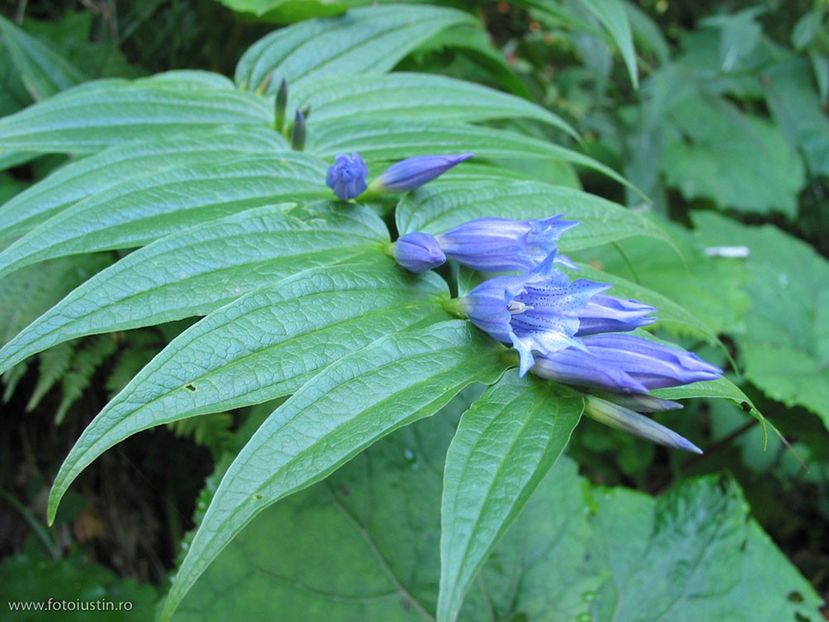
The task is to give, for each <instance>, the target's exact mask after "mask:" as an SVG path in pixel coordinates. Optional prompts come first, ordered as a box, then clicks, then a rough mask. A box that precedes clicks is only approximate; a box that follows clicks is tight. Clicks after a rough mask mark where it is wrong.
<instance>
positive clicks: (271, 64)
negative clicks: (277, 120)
mask: <svg viewBox="0 0 829 622" xmlns="http://www.w3.org/2000/svg"><path fill="white" fill-rule="evenodd" d="M458 24H471V25H475V24H476V22H475V20H474V19H473V18H472V17H471V16H470V15H469V14H467V13H463V12H461V11H456V10H453V9H448V8H441V7H433V6H412V5H410V6H406V5H403V6H373V7H363V8H357V9H353V10H351V11H349V12H348V13H347V14H346V15H343V16H341V17H335V18H326V19H313V20H308V21H305V22H301V23H299V24H295V25H293V26H289V27H288V28H283V29H281V30H277V31H276V32H273V33H271V34H270V35H268V36H266V37H264V38H263V39H261V40H259V41H258V42H256V43H255V44H254V45H253V46H251V47H250V48H249V49H248V51H247V52H245V53H244V55H242V58H241V59H240V60H239V64H238V65H237V66H236V83H237V84H239V85H240V86H241V87H242V88H246V89H248V90H251V91H261V90H263V89H264V90H266V91H267V92H269V93H273V92H276V89H277V88H278V87H279V82H280V81H281V80H283V79H284V80H286V81H287V82H288V84H289V85H290V86H294V85H296V84H299V83H301V81H302V80H303V79H308V78H312V77H316V76H322V75H330V76H336V75H356V74H360V75H362V76H364V77H361V78H359V79H360V80H370V79H371V78H370V77H369V76H370V75H372V74H373V75H377V74H383V73H386V72H387V71H389V70H391V69H392V68H393V67H394V66H395V65H396V64H397V63H398V62H399V61H400V60H401V59H402V58H403V57H404V56H406V55H407V54H408V53H409V52H411V51H412V50H414V49H415V48H417V46H418V45H420V44H421V43H423V42H424V41H426V40H428V39H429V38H430V37H431V36H433V35H435V34H437V33H438V32H440V31H441V30H443V29H444V28H449V27H450V26H455V25H458Z"/></svg>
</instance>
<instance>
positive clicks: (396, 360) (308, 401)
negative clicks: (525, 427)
mask: <svg viewBox="0 0 829 622" xmlns="http://www.w3.org/2000/svg"><path fill="white" fill-rule="evenodd" d="M501 348H502V346H500V345H499V344H496V343H494V342H492V341H491V340H488V339H486V338H485V337H483V336H482V335H480V334H479V333H478V332H477V331H476V330H475V329H474V328H472V327H471V326H470V325H469V324H468V323H466V322H464V321H460V320H453V321H449V322H442V323H439V324H434V325H432V326H429V327H426V328H423V329H419V330H411V331H407V332H404V333H399V334H393V335H389V336H388V337H386V338H384V339H381V340H379V341H376V342H374V343H373V344H371V345H369V346H367V347H366V348H363V349H362V350H358V351H357V352H355V353H354V354H352V355H349V356H347V357H345V358H342V359H340V361H338V362H337V363H334V364H333V365H331V366H330V367H327V368H326V369H325V370H323V371H322V372H321V373H320V374H318V375H317V376H315V377H314V378H313V379H311V380H310V381H309V382H308V383H306V384H305V385H303V387H302V388H301V389H299V391H297V392H296V393H294V395H293V396H292V397H291V398H290V399H289V400H288V401H286V402H285V403H284V404H283V405H282V406H280V407H279V408H278V409H277V410H276V411H274V413H273V414H272V415H271V416H270V417H269V418H268V419H267V420H266V421H265V423H263V424H262V426H261V427H260V428H259V429H258V430H257V432H256V434H254V436H253V438H252V439H251V440H250V441H249V442H248V444H247V445H245V448H244V449H243V450H242V451H241V452H240V454H239V455H238V456H237V458H236V460H235V461H234V462H233V464H232V465H231V467H230V468H229V470H228V472H227V474H226V475H225V476H224V478H223V479H222V483H221V484H220V485H219V488H218V490H217V491H216V494H215V496H214V497H213V500H212V502H211V504H210V507H209V509H208V510H207V513H206V514H205V516H204V519H203V521H202V524H201V525H200V527H199V531H198V532H197V533H196V535H195V537H194V538H193V542H192V544H191V545H190V548H189V550H188V552H187V556H186V558H185V560H184V562H183V563H182V566H181V568H180V570H179V572H178V574H177V575H176V579H175V581H174V583H173V587H172V589H171V591H170V593H169V595H168V597H167V600H166V602H165V605H164V610H163V614H162V617H163V618H165V619H169V617H170V615H171V614H172V613H173V612H174V611H175V609H176V607H177V606H178V604H179V603H180V602H181V599H182V598H183V597H184V596H185V594H186V593H187V592H188V591H189V589H190V587H192V585H193V583H194V582H195V581H196V579H197V578H198V577H199V576H200V575H201V574H202V573H203V572H204V571H205V569H206V568H207V567H208V566H209V564H210V563H211V562H212V561H213V560H214V559H215V558H216V557H217V556H218V554H219V553H220V552H221V551H222V549H223V548H224V547H225V546H226V545H227V544H228V542H230V541H231V540H232V539H233V538H234V537H235V536H236V535H238V533H239V532H240V531H241V530H242V529H243V528H244V527H245V525H247V524H248V523H249V522H250V521H251V520H253V518H254V517H255V516H256V515H257V514H258V513H259V512H261V511H262V510H263V509H265V508H266V507H268V506H269V505H270V504H272V503H274V502H276V501H278V500H279V499H281V498H283V497H286V496H288V495H290V494H291V493H293V492H296V491H298V490H301V489H303V488H306V487H307V486H309V485H311V484H313V483H315V482H318V481H320V480H322V479H323V478H324V477H326V476H327V475H329V474H330V473H332V472H333V471H334V470H336V469H337V468H338V467H339V466H341V465H342V464H344V463H345V462H347V461H348V460H349V459H351V458H353V457H354V456H355V455H356V454H357V453H359V452H360V451H362V450H363V449H365V448H366V447H368V446H370V445H371V444H372V443H374V442H375V441H377V440H378V439H380V438H382V437H383V436H385V435H387V434H389V433H390V432H392V431H394V430H395V429H397V428H400V427H402V426H404V425H407V424H410V423H412V422H414V421H416V420H418V419H421V418H423V417H428V416H430V415H433V414H434V413H435V412H437V411H438V410H440V408H442V407H443V406H445V405H446V404H447V403H448V402H449V401H450V400H451V399H452V398H453V397H454V396H455V395H457V394H458V393H459V392H460V391H461V390H462V389H463V388H465V387H467V386H469V385H471V384H473V383H479V382H484V383H487V384H490V383H493V382H495V381H496V380H497V379H498V377H499V376H500V375H501V373H502V372H503V370H504V365H503V364H502V363H500V362H499V360H498V359H499V356H498V352H499V350H500V349H501Z"/></svg>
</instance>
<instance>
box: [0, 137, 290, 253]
mask: <svg viewBox="0 0 829 622" xmlns="http://www.w3.org/2000/svg"><path fill="white" fill-rule="evenodd" d="M287 149H288V144H287V142H286V141H285V139H284V138H283V137H282V136H281V135H280V134H277V133H276V132H270V131H263V130H261V129H259V128H252V127H244V126H241V127H226V128H219V129H216V130H209V131H196V132H182V133H178V134H173V135H172V136H167V137H164V138H160V139H158V140H151V141H141V142H137V143H136V142H133V143H128V144H125V145H117V146H115V147H111V148H109V149H105V150H104V151H101V152H100V153H97V154H95V155H94V156H90V157H88V158H83V159H81V160H77V161H75V162H72V163H71V164H69V165H67V166H65V167H63V168H61V169H59V170H57V171H56V172H55V173H53V174H51V175H49V177H47V178H46V179H44V180H43V181H41V182H39V183H37V184H35V185H34V186H31V187H30V188H28V189H27V190H25V191H23V192H21V193H20V194H18V195H16V196H15V197H14V198H12V199H11V200H9V201H8V202H6V203H5V204H3V206H2V208H0V209H2V210H3V211H2V214H3V219H2V222H0V241H2V240H8V239H13V238H16V237H20V236H21V235H23V234H24V233H26V232H27V231H29V230H30V229H32V228H34V226H35V225H38V224H40V223H41V222H43V221H45V220H47V219H48V218H49V217H50V216H53V215H54V214H56V213H58V212H60V211H61V210H63V209H65V208H67V207H69V206H70V205H72V204H74V203H77V202H78V201H80V200H82V199H85V198H87V197H89V196H92V195H93V194H97V193H99V192H105V191H106V190H109V189H110V188H113V187H115V186H117V185H119V184H121V183H123V182H125V181H126V180H128V179H131V178H133V177H140V176H142V175H147V174H149V173H158V172H160V171H163V170H166V169H170V168H181V167H185V166H192V165H194V164H198V163H207V162H225V161H227V160H229V159H232V158H233V157H235V156H238V155H244V154H260V155H263V156H264V155H267V154H273V153H275V152H277V151H285V150H287Z"/></svg>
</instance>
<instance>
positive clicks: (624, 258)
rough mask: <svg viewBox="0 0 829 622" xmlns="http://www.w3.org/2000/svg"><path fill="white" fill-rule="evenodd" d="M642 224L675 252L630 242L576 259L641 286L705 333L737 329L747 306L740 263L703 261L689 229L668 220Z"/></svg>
mask: <svg viewBox="0 0 829 622" xmlns="http://www.w3.org/2000/svg"><path fill="white" fill-rule="evenodd" d="M648 220H653V221H654V223H655V224H656V225H657V226H659V228H660V229H661V230H662V231H664V232H665V233H666V235H669V236H670V240H671V243H672V245H673V246H674V247H675V248H676V249H679V252H675V251H673V250H672V249H671V248H670V246H668V245H667V244H665V243H664V242H663V241H661V240H643V239H635V240H623V241H620V242H619V243H618V244H616V245H614V246H613V247H609V246H608V247H604V248H600V249H592V250H590V251H589V252H585V253H580V254H579V258H580V259H582V260H584V261H586V262H587V263H589V264H590V265H593V266H601V268H602V270H605V271H607V272H612V273H613V274H618V275H619V276H622V277H625V278H627V279H630V280H632V281H636V282H639V283H643V284H646V285H647V287H648V288H649V289H651V290H653V291H655V292H658V293H660V294H663V295H664V296H666V297H667V298H670V299H671V300H672V301H674V302H675V303H677V304H679V305H680V306H682V307H684V308H685V309H686V310H688V311H689V312H690V313H692V314H693V315H695V316H696V317H697V318H699V319H700V321H702V322H703V323H705V325H706V326H707V327H708V330H709V332H710V333H713V334H719V333H725V332H728V333H737V332H740V331H742V330H743V318H744V316H745V311H746V309H747V308H748V305H749V301H748V297H747V296H746V295H745V292H743V291H742V285H743V282H744V281H745V278H746V275H745V270H744V266H743V265H742V263H741V262H739V261H729V260H725V259H723V258H719V257H709V256H708V255H706V254H705V252H704V250H705V249H704V248H703V245H702V244H701V243H700V242H699V240H695V239H694V236H693V233H692V232H691V231H690V230H688V229H685V228H684V227H681V226H679V225H676V224H674V223H672V222H671V221H668V220H666V219H662V218H660V219H659V220H656V218H653V219H648ZM577 230H578V229H575V230H574V231H573V233H575V232H576V231H577ZM568 235H569V234H568Z"/></svg>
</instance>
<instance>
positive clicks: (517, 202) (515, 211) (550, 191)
mask: <svg viewBox="0 0 829 622" xmlns="http://www.w3.org/2000/svg"><path fill="white" fill-rule="evenodd" d="M555 214H564V216H565V217H566V218H567V219H568V220H570V219H573V220H578V221H579V222H580V223H581V224H580V225H579V226H578V227H576V228H574V229H572V230H570V231H568V232H567V233H566V234H565V236H564V238H563V239H562V240H561V248H562V249H563V250H565V251H568V252H569V251H574V250H578V249H581V248H586V247H591V246H598V245H601V244H607V243H608V242H613V241H615V240H621V239H624V238H627V237H630V236H641V235H645V236H651V237H656V238H662V239H666V235H665V234H664V233H663V232H662V231H661V229H660V228H659V227H658V226H656V225H655V224H653V223H652V222H651V221H650V220H647V219H645V218H642V217H641V216H639V215H638V214H636V213H635V212H633V211H631V210H628V209H625V208H624V207H622V206H620V205H618V204H616V203H611V202H610V201H607V200H605V199H602V198H599V197H597V196H595V195H592V194H588V193H586V192H582V191H580V190H573V189H570V188H563V187H560V186H552V185H550V184H545V183H542V182H537V181H523V180H522V181H514V180H509V179H490V180H487V179H475V180H469V181H466V180H462V179H459V180H458V181H455V178H453V177H447V178H446V179H445V180H440V181H437V182H434V183H431V184H429V185H427V186H424V187H423V188H421V189H419V190H417V191H416V192H412V193H408V194H406V195H405V196H404V197H403V198H402V199H401V201H400V204H399V205H398V207H397V212H396V219H397V228H398V230H399V231H400V233H401V234H403V233H411V232H412V231H425V232H427V233H433V234H437V233H443V232H444V231H447V230H449V229H451V228H452V227H456V226H458V225H460V224H461V223H464V222H466V221H468V220H472V219H474V218H483V217H488V216H498V217H501V218H515V219H518V220H523V219H527V218H547V217H549V216H553V215H555ZM665 249H666V250H668V251H670V247H669V246H667V245H665Z"/></svg>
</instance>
